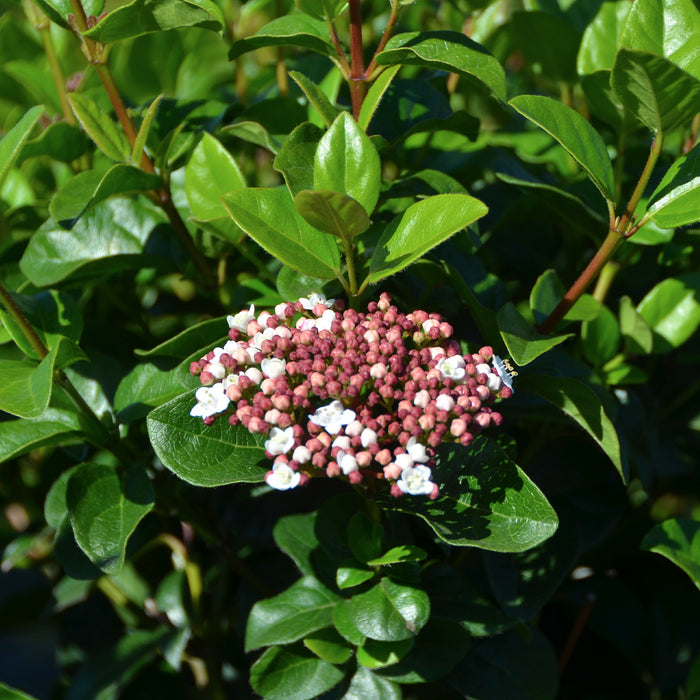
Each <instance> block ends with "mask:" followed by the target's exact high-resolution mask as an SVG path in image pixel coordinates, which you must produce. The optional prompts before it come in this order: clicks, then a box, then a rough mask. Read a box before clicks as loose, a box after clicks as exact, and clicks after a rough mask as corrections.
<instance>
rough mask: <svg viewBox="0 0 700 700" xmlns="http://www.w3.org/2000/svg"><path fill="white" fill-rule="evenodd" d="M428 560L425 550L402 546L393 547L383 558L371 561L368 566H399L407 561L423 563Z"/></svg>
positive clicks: (409, 545)
mask: <svg viewBox="0 0 700 700" xmlns="http://www.w3.org/2000/svg"><path fill="white" fill-rule="evenodd" d="M427 558H428V554H427V552H426V551H425V550H424V549H421V548H420V547H416V546H415V545H412V544H402V545H399V546H398V547H392V548H391V549H390V550H389V551H388V552H385V553H384V554H382V556H381V557H376V558H375V559H370V560H369V561H368V562H367V565H368V566H389V565H391V564H399V563H401V562H406V561H423V560H424V559H427Z"/></svg>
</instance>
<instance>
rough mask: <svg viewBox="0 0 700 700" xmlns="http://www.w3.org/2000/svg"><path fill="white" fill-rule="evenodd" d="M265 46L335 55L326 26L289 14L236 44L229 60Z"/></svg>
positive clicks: (322, 23)
mask: <svg viewBox="0 0 700 700" xmlns="http://www.w3.org/2000/svg"><path fill="white" fill-rule="evenodd" d="M265 46H300V47H302V48H305V49H309V51H315V52H316V53H320V54H323V55H324V56H333V57H335V55H336V53H335V49H334V48H333V44H332V43H331V42H330V41H329V40H328V29H327V27H326V23H325V22H322V21H321V20H319V19H315V18H314V17H309V16H308V15H304V14H289V15H285V16H284V17H278V18H277V19H273V20H272V22H268V23H267V24H266V25H265V26H264V27H262V28H261V29H259V30H258V31H257V32H256V33H255V34H254V35H253V36H251V37H248V38H246V39H240V40H238V41H234V42H233V46H232V47H231V50H230V51H229V54H228V57H229V59H230V60H232V61H233V60H234V59H236V58H238V57H239V56H241V55H243V54H244V53H247V52H248V51H254V50H255V49H260V48H263V47H265Z"/></svg>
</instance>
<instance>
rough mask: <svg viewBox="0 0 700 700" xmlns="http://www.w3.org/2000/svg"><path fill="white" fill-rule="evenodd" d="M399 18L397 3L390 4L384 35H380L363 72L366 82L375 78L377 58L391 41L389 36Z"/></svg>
mask: <svg viewBox="0 0 700 700" xmlns="http://www.w3.org/2000/svg"><path fill="white" fill-rule="evenodd" d="M398 18H399V3H398V2H392V3H391V14H390V15H389V20H388V21H387V23H386V27H385V29H384V34H382V38H381V40H380V42H379V45H378V46H377V49H376V50H375V52H374V55H373V56H372V60H371V61H370V62H369V66H367V70H366V71H365V76H366V78H367V80H369V81H370V82H371V81H372V80H374V78H375V76H374V73H375V71H376V70H378V69H377V56H378V55H379V54H380V53H381V52H382V51H384V47H385V46H386V43H387V41H389V39H391V35H392V34H393V33H394V26H395V25H396V21H397V20H398Z"/></svg>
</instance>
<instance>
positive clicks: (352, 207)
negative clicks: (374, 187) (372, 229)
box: [294, 190, 370, 241]
mask: <svg viewBox="0 0 700 700" xmlns="http://www.w3.org/2000/svg"><path fill="white" fill-rule="evenodd" d="M294 208H295V209H296V210H297V213H298V214H300V215H301V216H302V217H303V218H304V219H305V220H306V222H307V223H308V224H310V225H311V226H313V227H314V228H316V229H318V230H319V231H324V232H325V233H330V234H331V235H332V236H335V237H336V238H340V239H344V240H346V241H350V240H352V239H353V238H354V237H355V236H359V235H360V234H361V233H364V232H365V231H366V230H367V229H368V228H369V224H370V221H369V217H368V216H367V212H366V211H365V210H364V207H363V206H362V205H361V204H360V203H359V202H358V201H357V200H355V199H353V198H352V197H349V196H348V195H346V194H343V193H342V192H332V191H331V190H316V191H312V190H302V191H301V192H299V193H298V194H297V195H296V197H294Z"/></svg>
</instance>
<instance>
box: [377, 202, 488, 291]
mask: <svg viewBox="0 0 700 700" xmlns="http://www.w3.org/2000/svg"><path fill="white" fill-rule="evenodd" d="M487 212H488V208H487V206H486V205H485V204H484V203H483V202H481V201H479V200H478V199H475V198H474V197H470V196H469V195H465V194H438V195H435V196H433V197H429V198H427V199H424V200H421V201H420V202H416V203H415V204H412V205H411V206H410V207H408V209H407V210H406V211H405V212H404V213H403V214H402V215H401V216H400V217H397V218H396V219H394V221H393V222H392V223H391V224H390V226H389V227H388V228H387V229H386V230H385V231H384V233H383V234H382V236H381V238H380V239H379V242H378V243H377V247H376V248H375V250H374V253H373V254H372V258H371V260H370V274H369V281H370V283H375V282H378V281H379V280H381V279H383V278H384V277H388V276H389V275H393V274H394V273H396V272H398V271H399V270H402V269H403V268H405V267H408V265H410V264H411V263H412V262H415V261H416V260H417V259H418V258H420V257H421V256H423V255H425V254H426V253H427V252H428V251H429V250H430V249H431V248H434V247H435V246H436V245H438V244H440V243H442V242H443V241H446V240H447V239H448V238H449V237H450V236H452V235H453V234H455V233H457V231H460V230H461V229H463V228H465V227H466V226H468V225H469V224H471V223H473V222H474V221H476V220H477V219H479V218H481V217H482V216H484V215H485V214H486V213H487Z"/></svg>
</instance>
